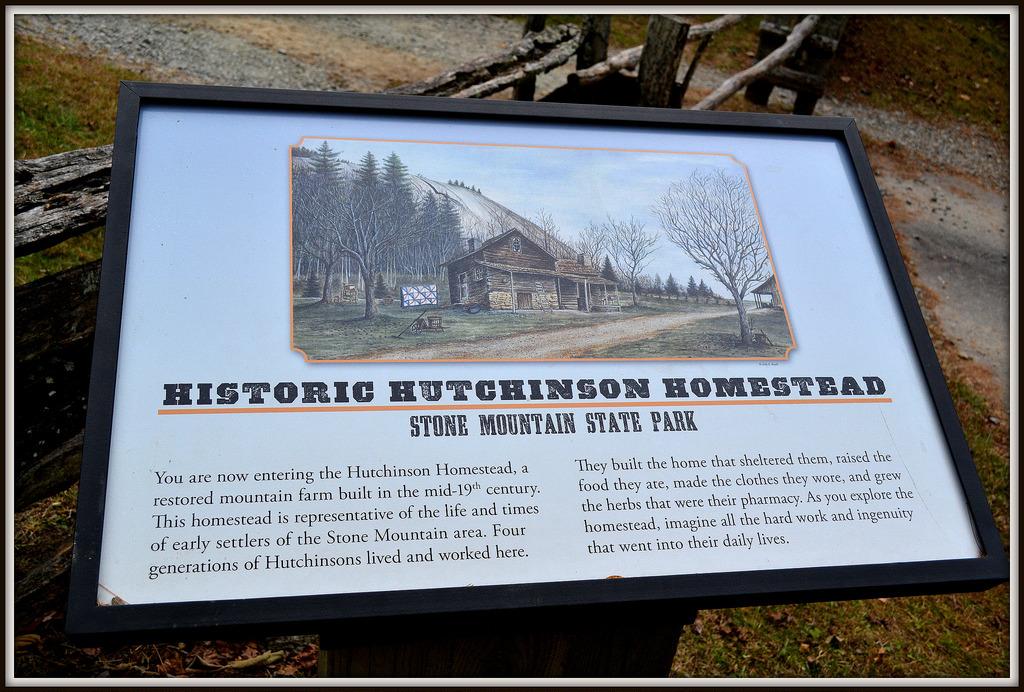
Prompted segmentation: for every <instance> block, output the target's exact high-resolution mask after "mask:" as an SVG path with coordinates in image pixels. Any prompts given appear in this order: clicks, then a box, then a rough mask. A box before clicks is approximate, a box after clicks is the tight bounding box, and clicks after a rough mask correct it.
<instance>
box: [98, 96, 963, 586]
mask: <svg viewBox="0 0 1024 692" xmlns="http://www.w3.org/2000/svg"><path fill="white" fill-rule="evenodd" d="M133 180H134V186H133V189H132V194H131V220H130V234H129V237H130V242H129V244H128V246H127V265H126V266H127V269H126V274H125V276H124V298H123V305H122V308H121V324H120V343H119V349H118V357H117V368H116V375H117V376H116V388H115V390H114V396H113V409H112V422H111V435H110V448H109V461H108V468H107V472H106V490H105V506H104V512H103V523H102V544H101V545H102V550H101V552H100V556H99V566H98V589H97V593H96V594H95V597H96V599H97V600H98V601H99V602H100V603H102V604H109V603H112V602H113V603H119V604H120V603H123V604H129V605H135V604H167V603H178V602H187V601H195V600H231V599H252V598H269V597H279V596H304V595H316V594H357V593H371V592H379V591H403V590H414V589H434V588H443V587H469V586H473V587H483V586H487V585H505V584H527V585H528V584H540V583H551V582H569V581H578V580H604V579H607V578H609V577H621V578H625V579H628V578H631V577H646V576H664V575H693V574H709V573H737V572H751V571H760V570H778V569H789V568H806V567H836V566H853V565H877V564H889V563H896V562H898V563H913V562H922V561H936V560H956V559H972V558H978V557H980V556H981V555H982V554H983V551H982V549H981V547H980V545H979V541H978V539H977V537H976V533H975V527H974V522H973V521H972V516H971V513H970V511H969V509H968V504H967V502H966V501H965V497H964V491H963V490H962V487H961V482H960V480H959V479H958V475H957V469H956V466H955V464H954V462H953V459H952V456H951V452H950V447H949V443H948V442H947V439H946V436H945V435H944V432H943V429H942V427H941V425H940V420H939V417H938V415H937V413H936V407H935V404H934V403H933V400H932V395H931V394H930V392H929V388H928V386H927V382H926V380H925V376H924V373H923V371H922V367H921V364H920V362H919V360H918V357H917V355H916V351H915V348H914V346H913V343H912V341H911V335H910V331H909V329H908V326H907V320H906V318H905V316H904V312H903V309H902V308H901V306H900V303H899V301H898V300H897V295H896V292H895V289H894V286H893V280H892V279H891V278H890V272H889V269H888V267H887V265H886V257H885V256H884V253H883V251H882V249H881V248H880V245H879V240H878V238H877V236H876V233H875V230H874V228H873V225H872V221H871V219H870V217H869V215H868V210H867V207H866V205H865V201H864V194H863V193H862V191H861V188H860V185H859V183H858V178H857V176H856V174H855V172H854V169H853V167H852V164H851V161H850V159H849V153H848V152H847V151H846V150H845V149H844V147H842V146H841V145H840V144H839V143H838V142H837V141H836V140H835V139H834V138H829V137H825V136H807V135H794V134H786V133H782V134H780V133H760V134H758V133H749V132H747V133H744V134H736V133H733V132H729V131H727V130H725V129H723V130H721V131H717V130H707V129H702V130H688V129H685V128H679V127H675V128H671V127H662V128H659V127H648V128H643V129H640V128H633V129H631V128H628V127H623V126H620V125H616V124H614V123H604V122H598V123H593V124H588V125H585V126H583V125H577V124H566V123H559V122H557V121H554V122H548V123H529V124H523V123H517V122H514V121H487V120H480V121H477V120H463V121H451V120H444V119H438V118H428V117H422V116H413V115H391V116H388V117H381V116H378V115H365V114H359V113H346V112H339V113H305V112H302V111H301V110H290V111H265V112H259V113H258V114H252V115H247V114H245V113H240V112H236V111H233V110H224V109H218V108H214V107H200V106H196V105H194V104H182V105H173V104H171V105H159V104H154V105H145V104H144V105H143V107H142V109H141V111H140V112H139V118H138V148H137V152H136V158H135V162H134V178H133ZM396 294H397V295H398V296H400V300H399V301H393V300H392V299H391V298H389V297H388V296H395V295H396ZM426 294H430V295H431V296H432V298H431V299H427V300H424V299H423V298H422V296H423V295H426ZM417 296H419V297H417ZM416 301H419V302H416ZM414 304H415V305H424V306H426V305H431V306H433V308H434V309H432V310H431V311H430V312H428V313H426V314H425V315H423V316H422V317H421V318H419V319H418V320H417V322H416V323H414V324H413V323H412V319H413V318H414V317H415V316H416V312H415V311H403V308H404V307H407V306H410V305H414ZM115 599H116V600H115Z"/></svg>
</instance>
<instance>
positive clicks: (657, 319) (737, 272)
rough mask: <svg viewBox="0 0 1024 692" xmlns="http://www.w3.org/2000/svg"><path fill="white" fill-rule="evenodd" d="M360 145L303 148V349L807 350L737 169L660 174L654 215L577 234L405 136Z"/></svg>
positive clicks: (298, 298) (502, 354)
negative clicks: (402, 147)
mask: <svg viewBox="0 0 1024 692" xmlns="http://www.w3.org/2000/svg"><path fill="white" fill-rule="evenodd" d="M350 146H351V149H350V150H351V151H353V153H354V152H356V151H360V150H361V151H363V152H364V153H362V154H360V155H359V156H358V159H357V160H350V159H346V158H344V157H342V156H341V153H340V151H339V150H338V149H335V148H334V147H332V146H331V145H329V144H328V143H327V142H326V141H323V142H321V143H320V144H319V145H318V146H316V147H310V148H307V147H304V146H300V147H293V148H292V156H291V175H292V220H291V254H292V272H293V273H292V296H293V299H292V303H293V309H292V348H293V349H294V350H297V351H299V352H301V353H302V354H303V356H304V357H305V358H306V359H307V360H309V361H331V362H343V361H346V360H467V359H473V358H484V359H488V360H505V359H508V360H522V359H530V358H544V359H556V360H557V359H564V358H592V359H601V358H602V357H633V356H636V357H639V358H647V359H649V358H665V357H670V358H671V357H680V358H686V357H700V358H704V357H715V356H717V355H727V356H729V357H740V358H742V357H748V356H749V357H750V358H772V357H786V356H787V355H788V353H789V350H790V349H791V348H792V347H793V345H794V342H793V338H792V330H791V328H790V327H789V324H788V314H785V315H774V313H782V312H784V310H785V307H784V303H783V301H782V296H781V293H780V291H779V288H778V281H777V280H776V277H775V275H774V271H773V267H772V264H771V261H770V257H769V254H768V249H767V246H766V244H765V243H764V241H763V236H762V231H761V228H760V223H759V221H758V219H757V218H756V215H755V213H754V209H753V205H752V197H751V193H750V190H749V187H748V186H747V184H746V183H745V181H744V180H743V179H741V178H739V177H737V176H735V175H731V174H728V173H725V172H722V171H721V170H718V169H707V168H703V169H701V168H693V169H691V170H692V173H691V175H690V176H689V177H688V178H685V179H684V178H682V177H679V178H676V179H675V180H669V181H667V182H666V181H664V179H663V178H659V179H658V180H657V181H656V183H657V186H658V187H660V196H659V190H658V189H654V190H646V189H645V190H644V194H645V195H649V197H648V199H649V201H647V202H646V204H647V211H643V210H641V213H640V214H639V215H636V216H633V215H631V216H628V217H626V216H625V215H624V214H621V215H618V216H615V215H612V214H609V215H608V216H607V217H606V218H605V219H603V220H596V219H593V218H588V217H587V216H583V218H581V219H580V222H579V227H575V228H560V227H559V225H558V224H557V223H556V222H555V221H554V218H553V216H552V215H551V214H549V213H547V212H545V211H543V210H541V211H539V212H537V213H535V214H534V215H533V216H531V217H526V216H524V215H522V214H520V213H517V212H516V211H514V210H513V209H510V208H509V207H506V206H505V205H503V204H501V203H500V202H498V201H496V200H495V197H498V198H499V199H500V198H501V191H500V190H497V191H495V192H494V193H493V196H492V195H491V194H485V192H483V191H482V190H481V189H480V188H478V187H476V186H475V185H474V184H467V183H465V182H463V181H462V180H458V179H449V180H447V181H445V182H441V181H440V180H437V179H435V178H431V177H427V176H426V175H422V174H420V173H416V172H411V171H410V170H408V168H407V166H406V164H405V163H404V162H403V159H402V156H400V155H399V154H398V153H395V152H394V151H390V153H381V152H382V151H388V150H390V145H389V146H388V149H383V148H379V149H378V150H377V152H378V153H377V154H375V153H374V152H373V151H370V150H366V149H362V148H361V147H360V145H350ZM549 155H550V154H545V156H549ZM354 158H355V157H354ZM419 160H420V162H421V163H423V162H424V160H423V159H419ZM549 163H550V162H549ZM427 165H432V164H430V163H428V164H427ZM442 170H443V169H442ZM683 173H685V169H684V171H683ZM478 175H480V172H478ZM673 175H676V173H674V172H673ZM484 177H486V176H484ZM486 179H487V180H490V181H491V184H495V185H500V184H502V182H503V181H502V180H501V179H500V177H499V178H491V177H486ZM519 199H520V202H522V201H523V197H522V196H520V197H519ZM548 199H551V200H555V201H556V202H557V201H558V198H557V196H549V197H548ZM616 209H617V207H616ZM586 211H587V210H583V212H584V214H586ZM562 218H563V219H568V218H579V214H575V215H574V214H566V213H563V214H562ZM652 265H653V266H654V267H656V268H662V271H664V272H665V273H664V274H660V273H659V272H657V271H651V270H650V268H651V267H652ZM666 269H667V271H666ZM673 269H679V270H682V271H679V274H678V276H679V278H678V279H677V278H676V275H674V274H673V273H672V270H673ZM695 275H696V277H695ZM662 276H665V279H664V280H663V279H662ZM410 297H414V298H415V300H409V298H410ZM428 313H429V314H428ZM502 316H505V317H504V318H503V317H502ZM513 317H514V318H515V319H511V318H513ZM396 339H401V340H402V341H401V342H397V341H396Z"/></svg>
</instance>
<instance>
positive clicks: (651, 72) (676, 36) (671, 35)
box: [638, 14, 690, 108]
mask: <svg viewBox="0 0 1024 692" xmlns="http://www.w3.org/2000/svg"><path fill="white" fill-rule="evenodd" d="M689 31H690V25H689V24H687V23H686V22H685V21H683V19H682V18H681V17H679V16H676V15H667V14H655V15H651V19H650V21H649V22H648V23H647V38H645V39H644V49H643V53H641V54H640V68H639V75H638V77H639V81H640V105H641V106H655V107H658V108H667V107H668V106H670V105H671V104H672V88H673V85H674V84H675V81H676V74H677V73H678V72H679V64H680V62H682V59H683V48H685V47H686V36H687V34H688V33H689Z"/></svg>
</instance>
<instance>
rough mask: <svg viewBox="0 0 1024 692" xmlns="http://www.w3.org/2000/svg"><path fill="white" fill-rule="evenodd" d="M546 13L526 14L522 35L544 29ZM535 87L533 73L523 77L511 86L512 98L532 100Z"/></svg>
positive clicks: (535, 79)
mask: <svg viewBox="0 0 1024 692" xmlns="http://www.w3.org/2000/svg"><path fill="white" fill-rule="evenodd" d="M547 20H548V16H547V15H546V14H528V15H526V22H524V23H523V36H526V35H527V34H531V33H535V32H538V31H544V24H545V23H546V22H547ZM536 89H537V78H536V77H534V76H533V75H530V76H529V77H524V78H523V79H521V80H520V81H518V82H516V85H515V86H514V87H512V98H514V99H515V100H516V101H532V100H533V94H534V92H535V91H536Z"/></svg>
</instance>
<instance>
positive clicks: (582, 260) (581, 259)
mask: <svg viewBox="0 0 1024 692" xmlns="http://www.w3.org/2000/svg"><path fill="white" fill-rule="evenodd" d="M576 261H577V262H579V264H580V266H581V267H585V266H587V256H586V255H584V254H583V253H582V252H581V253H579V254H578V255H576Z"/></svg>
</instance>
